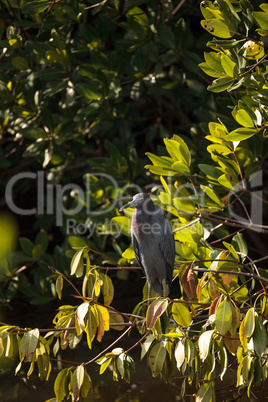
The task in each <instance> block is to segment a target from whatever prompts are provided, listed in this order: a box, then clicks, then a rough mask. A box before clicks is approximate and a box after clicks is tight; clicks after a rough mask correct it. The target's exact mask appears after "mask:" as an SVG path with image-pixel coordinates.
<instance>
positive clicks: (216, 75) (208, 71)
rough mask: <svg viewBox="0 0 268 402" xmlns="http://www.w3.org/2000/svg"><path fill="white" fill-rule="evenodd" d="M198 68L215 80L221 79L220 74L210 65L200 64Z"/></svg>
mask: <svg viewBox="0 0 268 402" xmlns="http://www.w3.org/2000/svg"><path fill="white" fill-rule="evenodd" d="M198 67H200V68H201V70H203V71H204V73H206V74H207V75H209V76H210V77H213V78H219V77H220V73H218V72H217V71H215V70H213V68H211V67H210V66H209V65H208V63H200V64H198Z"/></svg>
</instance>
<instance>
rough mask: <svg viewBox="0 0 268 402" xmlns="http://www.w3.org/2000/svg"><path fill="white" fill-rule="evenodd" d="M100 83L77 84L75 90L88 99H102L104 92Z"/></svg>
mask: <svg viewBox="0 0 268 402" xmlns="http://www.w3.org/2000/svg"><path fill="white" fill-rule="evenodd" d="M98 87H99V85H97V84H94V83H91V84H76V85H75V90H76V91H77V92H78V93H79V94H80V95H83V96H84V97H85V98H87V99H88V100H94V99H96V100H100V99H101V98H102V97H103V94H102V93H101V91H100V90H99V88H98Z"/></svg>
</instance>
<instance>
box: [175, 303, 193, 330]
mask: <svg viewBox="0 0 268 402" xmlns="http://www.w3.org/2000/svg"><path fill="white" fill-rule="evenodd" d="M172 315H173V318H174V320H175V321H176V323H177V324H179V325H181V326H183V327H186V328H188V327H189V326H190V325H191V322H192V317H191V314H190V312H189V310H188V308H187V307H186V306H185V305H184V304H183V303H176V302H174V303H173V304H172Z"/></svg>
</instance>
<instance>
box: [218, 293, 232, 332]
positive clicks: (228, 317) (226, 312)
mask: <svg viewBox="0 0 268 402" xmlns="http://www.w3.org/2000/svg"><path fill="white" fill-rule="evenodd" d="M215 325H216V329H217V331H219V333H220V334H221V335H225V334H226V332H227V331H229V329H230V328H231V325H232V309H231V305H230V302H229V301H228V300H227V299H225V300H223V301H222V302H221V303H220V304H219V306H218V307H217V310H216V314H215Z"/></svg>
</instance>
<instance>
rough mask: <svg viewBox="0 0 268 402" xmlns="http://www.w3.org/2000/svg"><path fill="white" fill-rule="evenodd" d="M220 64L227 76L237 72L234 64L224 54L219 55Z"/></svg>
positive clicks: (232, 75)
mask: <svg viewBox="0 0 268 402" xmlns="http://www.w3.org/2000/svg"><path fill="white" fill-rule="evenodd" d="M221 65H222V67H223V69H224V71H225V73H226V74H227V75H228V77H234V76H235V73H237V72H238V70H237V66H236V64H235V63H234V62H233V61H232V60H231V59H230V57H228V56H226V55H222V56H221Z"/></svg>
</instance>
